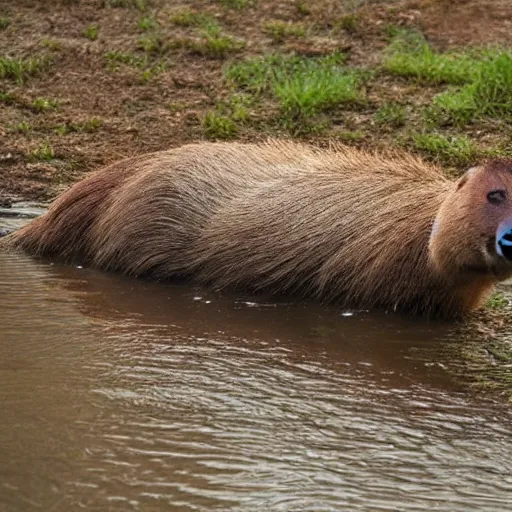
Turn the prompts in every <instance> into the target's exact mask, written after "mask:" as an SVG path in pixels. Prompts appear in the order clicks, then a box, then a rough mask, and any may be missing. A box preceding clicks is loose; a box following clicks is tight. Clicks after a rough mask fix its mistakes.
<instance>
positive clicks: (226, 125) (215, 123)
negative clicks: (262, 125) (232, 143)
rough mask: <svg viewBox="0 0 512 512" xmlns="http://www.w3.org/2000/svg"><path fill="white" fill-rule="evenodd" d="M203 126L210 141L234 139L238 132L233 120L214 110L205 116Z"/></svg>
mask: <svg viewBox="0 0 512 512" xmlns="http://www.w3.org/2000/svg"><path fill="white" fill-rule="evenodd" d="M202 125H203V129H204V133H205V135H206V136H207V137H208V138H210V139H232V138H233V137H236V134H237V132H238V128H237V125H236V123H235V122H234V121H233V119H231V118H230V117H228V116H225V115H222V114H219V113H218V112H216V111H214V110H212V111H210V112H207V113H206V114H205V116H204V117H203V120H202Z"/></svg>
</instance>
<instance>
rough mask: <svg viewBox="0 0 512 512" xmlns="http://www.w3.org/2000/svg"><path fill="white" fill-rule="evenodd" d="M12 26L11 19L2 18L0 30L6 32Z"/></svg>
mask: <svg viewBox="0 0 512 512" xmlns="http://www.w3.org/2000/svg"><path fill="white" fill-rule="evenodd" d="M10 24H11V20H10V19H9V18H0V30H5V29H6V28H7V27H8V26H9V25H10Z"/></svg>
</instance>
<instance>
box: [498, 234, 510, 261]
mask: <svg viewBox="0 0 512 512" xmlns="http://www.w3.org/2000/svg"><path fill="white" fill-rule="evenodd" d="M496 252H497V253H498V254H499V255H500V256H502V257H503V258H505V259H506V260H507V261H508V262H510V263H512V229H511V230H509V231H507V232H505V233H504V234H503V235H502V236H501V237H500V238H499V239H498V240H497V242H496Z"/></svg>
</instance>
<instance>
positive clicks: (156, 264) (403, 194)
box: [4, 142, 512, 317]
mask: <svg viewBox="0 0 512 512" xmlns="http://www.w3.org/2000/svg"><path fill="white" fill-rule="evenodd" d="M507 165H508V164H507ZM500 166H501V167H500ZM504 166H505V167H506V165H505V164H504V163H501V164H500V163H494V164H492V165H491V164H488V165H487V166H483V167H482V168H478V170H477V171H476V172H475V171H471V172H470V174H469V175H468V176H469V177H465V178H464V179H463V180H462V181H461V182H459V183H454V182H452V181H450V180H448V179H447V178H445V177H444V176H443V174H442V172H441V171H440V169H438V168H436V167H434V166H431V165H428V164H426V163H424V162H422V161H421V160H419V159H416V158H413V157H411V156H407V155H400V156H398V155H394V156H388V157H385V156H382V155H377V154H372V153H367V152H361V151H358V150H355V149H350V148H347V147H337V148H332V149H331V150H328V151H324V150H317V149H314V148H311V147H308V146H304V145H300V144H294V143H288V142H287V143H284V142H270V143H267V144H264V145H242V144H197V145H189V146H185V147H182V148H177V149H173V150H170V151H164V152H159V153H153V154H150V155H147V156H143V157H137V158H132V159H128V160H124V161H122V162H118V163H116V164H114V165H111V166H110V167H108V168H106V169H104V170H102V171H99V172H97V173H95V174H93V175H91V176H89V177H88V178H86V179H85V180H83V181H81V182H79V183H77V184H76V185H75V186H73V187H72V188H71V189H70V190H69V191H68V192H66V193H64V194H63V195H62V196H61V197H60V198H59V199H57V201H56V202H55V203H54V204H53V205H52V207H51V208H50V210H49V211H48V213H47V214H46V215H44V216H42V217H40V218H38V219H36V220H35V221H34V222H32V223H31V224H29V225H27V226H26V227H24V228H23V229H21V230H20V231H19V232H17V233H15V234H13V235H11V236H10V237H8V239H7V241H6V242H4V243H6V244H7V245H9V246H12V247H19V248H22V249H24V250H26V251H27V252H29V253H32V254H35V255H39V256H44V257H50V258H55V259H59V260H63V261H68V262H80V263H84V264H87V265H90V266H93V267H97V268H101V269H105V270H112V271H117V272H121V273H124V274H127V275H133V276H147V277H151V278H154V279H170V278H174V277H178V276H184V277H188V278H190V279H193V280H195V281H198V282H203V283H209V284H211V285H213V286H214V287H216V288H224V287H244V288H250V289H253V290H266V291H270V292H272V293H278V294H291V293H293V294H296V295H299V296H303V297H306V296H309V297H314V298H317V299H320V300H334V301H336V302H337V303H339V304H342V305H344V306H347V307H359V308H373V307H383V308H388V309H392V310H398V311H404V312H410V313H414V314H424V315H441V316H445V317H454V316H459V315H462V314H464V313H466V312H468V311H470V310H471V309H473V308H474V307H476V306H478V305H479V304H480V303H481V301H482V299H483V298H484V297H485V296H486V295H487V294H488V293H489V291H490V290H491V289H492V286H493V284H494V283H495V282H496V281H497V280H499V279H502V278H504V277H506V276H508V275H510V273H511V271H510V267H509V266H503V268H501V267H500V272H501V273H500V272H498V271H495V270H496V269H495V268H494V267H492V268H491V266H490V264H489V262H488V261H487V260H486V259H485V258H486V255H483V256H482V248H481V245H482V243H483V244H484V245H485V244H488V239H489V238H490V237H492V236H493V235H494V233H495V231H496V226H495V224H496V222H497V221H499V220H503V218H504V217H505V216H506V215H510V216H512V211H509V210H510V206H507V208H508V210H507V211H506V212H505V211H504V210H502V211H501V212H500V213H496V219H493V222H486V221H485V219H483V216H488V215H489V212H487V210H485V211H484V210H482V208H484V207H485V205H484V204H483V200H482V198H481V197H480V196H482V194H483V196H482V197H483V198H484V199H485V194H486V192H485V191H486V190H487V188H488V187H489V186H491V185H492V186H494V185H493V183H491V184H489V183H488V182H489V180H491V182H492V180H495V179H498V178H496V176H497V175H499V176H500V178H499V179H500V180H501V181H503V180H505V181H506V180H508V181H510V183H509V182H508V181H507V187H508V186H509V185H510V190H511V191H512V175H511V178H510V179H509V178H508V174H511V173H510V172H508V171H507V170H506V169H505V167H504ZM504 169H505V170H504ZM484 192H485V193H484ZM511 196H512V193H511ZM480 203H482V205H481V204H480ZM436 217H437V219H438V220H437V222H436V233H435V236H434V234H433V235H432V236H431V231H432V225H433V223H434V220H435V219H436ZM495 221H496V222H495Z"/></svg>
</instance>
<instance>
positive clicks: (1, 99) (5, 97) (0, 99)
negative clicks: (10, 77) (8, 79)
mask: <svg viewBox="0 0 512 512" xmlns="http://www.w3.org/2000/svg"><path fill="white" fill-rule="evenodd" d="M15 102H16V99H15V97H14V94H12V93H10V92H0V103H3V104H4V105H13V104H14V103H15Z"/></svg>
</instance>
